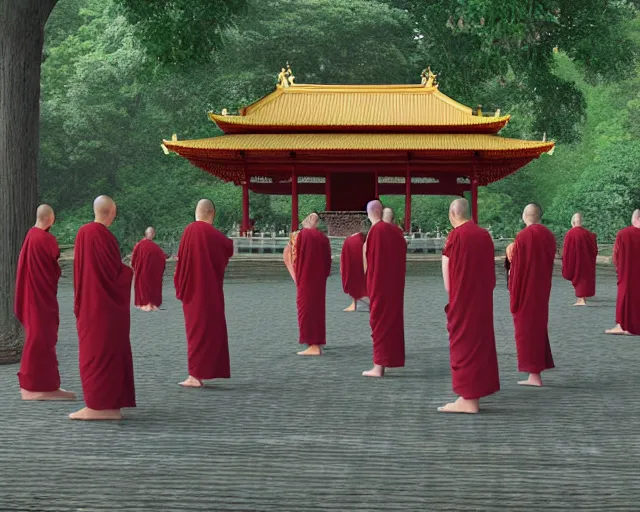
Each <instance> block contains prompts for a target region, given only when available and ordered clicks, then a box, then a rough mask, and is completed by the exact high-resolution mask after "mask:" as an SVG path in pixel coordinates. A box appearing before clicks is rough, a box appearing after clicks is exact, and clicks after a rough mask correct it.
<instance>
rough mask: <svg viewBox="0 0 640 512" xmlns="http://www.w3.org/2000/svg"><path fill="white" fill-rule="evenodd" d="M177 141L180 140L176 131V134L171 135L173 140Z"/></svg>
mask: <svg viewBox="0 0 640 512" xmlns="http://www.w3.org/2000/svg"><path fill="white" fill-rule="evenodd" d="M177 141H178V136H177V135H176V134H175V133H174V134H173V135H172V136H171V142H177Z"/></svg>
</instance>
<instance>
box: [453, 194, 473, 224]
mask: <svg viewBox="0 0 640 512" xmlns="http://www.w3.org/2000/svg"><path fill="white" fill-rule="evenodd" d="M469 220H471V219H470V217H469V201H467V200H466V199H465V198H464V197H461V198H460V199H456V200H455V201H453V202H452V203H451V206H449V221H450V222H451V225H452V226H453V227H454V228H455V227H458V226H460V225H461V224H464V223H465V222H468V221H469Z"/></svg>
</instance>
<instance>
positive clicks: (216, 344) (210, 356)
mask: <svg viewBox="0 0 640 512" xmlns="http://www.w3.org/2000/svg"><path fill="white" fill-rule="evenodd" d="M231 256H233V242H232V241H231V240H229V239H228V238H227V237H226V236H225V235H223V234H222V233H221V232H220V231H218V230H217V229H216V228H214V227H213V226H212V225H211V224H209V223H207V222H202V221H196V222H192V223H191V224H189V225H188V226H187V228H186V229H185V230H184V233H183V234H182V238H181V239H180V247H179V249H178V263H177V265H176V273H175V276H174V279H173V282H174V285H175V288H176V297H177V299H178V300H180V301H182V310H183V312H184V323H185V328H186V332H187V358H188V365H189V375H191V376H192V377H195V378H196V379H200V380H210V379H228V378H229V377H231V363H230V361H229V339H228V337H227V320H226V318H225V314H224V290H223V281H224V271H225V269H226V268H227V264H228V263H229V259H230V258H231Z"/></svg>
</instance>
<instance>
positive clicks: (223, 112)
mask: <svg viewBox="0 0 640 512" xmlns="http://www.w3.org/2000/svg"><path fill="white" fill-rule="evenodd" d="M221 113H222V115H223V116H226V115H228V114H229V111H228V110H227V109H226V108H223V109H222V112H221Z"/></svg>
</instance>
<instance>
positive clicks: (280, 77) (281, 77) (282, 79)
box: [278, 68, 289, 87]
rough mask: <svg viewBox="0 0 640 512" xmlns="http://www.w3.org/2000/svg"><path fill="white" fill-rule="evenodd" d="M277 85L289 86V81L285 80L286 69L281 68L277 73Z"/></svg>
mask: <svg viewBox="0 0 640 512" xmlns="http://www.w3.org/2000/svg"><path fill="white" fill-rule="evenodd" d="M278 85H280V86H282V87H289V81H288V80H287V70H286V69H285V68H282V69H281V70H280V73H278Z"/></svg>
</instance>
